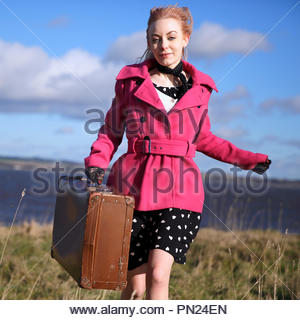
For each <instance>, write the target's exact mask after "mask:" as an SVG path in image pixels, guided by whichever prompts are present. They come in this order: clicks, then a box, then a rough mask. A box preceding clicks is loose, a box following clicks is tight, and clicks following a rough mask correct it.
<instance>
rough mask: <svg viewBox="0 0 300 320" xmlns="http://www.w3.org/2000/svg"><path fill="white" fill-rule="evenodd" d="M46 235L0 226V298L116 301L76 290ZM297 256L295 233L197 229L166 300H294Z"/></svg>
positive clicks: (112, 294) (299, 293) (298, 282)
mask: <svg viewBox="0 0 300 320" xmlns="http://www.w3.org/2000/svg"><path fill="white" fill-rule="evenodd" d="M51 231H52V226H51V225H38V224H35V223H31V224H24V225H22V226H14V227H13V229H12V232H11V234H10V236H9V228H8V227H4V226H1V227H0V252H1V253H3V256H2V257H3V260H2V263H1V260H0V297H1V298H2V299H119V297H120V292H117V291H110V290H92V291H89V290H85V289H81V288H79V287H78V286H77V284H76V283H75V282H74V281H73V280H72V278H71V277H70V276H69V275H68V274H67V273H66V272H65V271H64V270H63V269H62V267H61V266H60V265H59V264H58V263H57V262H56V261H55V260H53V259H52V258H51V256H50V246H51ZM8 236H9V237H8ZM7 240H8V241H7ZM6 241H7V245H6V246H5V244H6ZM299 252H300V236H299V235H288V234H281V233H279V232H275V231H253V230H252V231H239V232H235V234H232V233H230V232H223V231H217V230H214V229H206V228H202V229H201V230H200V232H199V233H198V236H197V238H196V239H195V241H194V242H193V243H192V246H191V249H190V251H189V253H188V256H187V264H186V265H179V264H174V266H173V269H172V274H171V281H170V299H174V300H178V299H296V297H298V298H299V297H300V263H299V262H300V260H299Z"/></svg>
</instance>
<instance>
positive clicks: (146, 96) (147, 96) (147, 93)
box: [134, 76, 166, 113]
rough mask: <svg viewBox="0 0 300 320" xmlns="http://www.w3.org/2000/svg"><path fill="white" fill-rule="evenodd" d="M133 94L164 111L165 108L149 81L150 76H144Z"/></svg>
mask: <svg viewBox="0 0 300 320" xmlns="http://www.w3.org/2000/svg"><path fill="white" fill-rule="evenodd" d="M134 96H135V97H136V98H138V99H140V100H142V101H144V102H146V103H148V104H150V105H152V106H153V107H155V108H157V109H159V110H160V111H162V112H164V113H166V109H165V107H164V105H163V103H162V102H161V100H160V98H159V96H158V94H157V92H156V89H155V87H154V85H153V83H152V81H151V78H150V76H149V77H146V79H145V80H144V81H143V83H142V84H141V85H140V86H139V88H138V89H137V90H136V91H135V93H134Z"/></svg>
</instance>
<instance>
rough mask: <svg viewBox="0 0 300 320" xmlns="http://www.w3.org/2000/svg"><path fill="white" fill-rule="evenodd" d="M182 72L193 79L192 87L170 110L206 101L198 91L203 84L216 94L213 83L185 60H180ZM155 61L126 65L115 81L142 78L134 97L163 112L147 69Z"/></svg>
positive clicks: (206, 98) (163, 109) (206, 97)
mask: <svg viewBox="0 0 300 320" xmlns="http://www.w3.org/2000/svg"><path fill="white" fill-rule="evenodd" d="M182 63H183V70H185V71H186V72H188V73H189V74H190V75H191V77H192V79H193V86H192V88H191V89H190V90H188V91H187V92H186V94H185V95H184V96H183V97H182V98H181V99H180V100H179V101H178V102H177V103H176V105H175V106H174V107H173V108H172V109H171V110H180V109H185V108H188V107H192V106H196V105H200V104H203V102H204V101H207V100H208V96H207V95H205V94H203V93H202V91H201V90H199V85H201V84H205V85H208V86H209V87H211V88H212V89H214V90H215V91H216V92H218V90H217V88H216V85H215V82H214V81H213V79H212V78H211V77H210V76H208V75H207V74H205V73H203V72H201V71H199V70H197V69H196V68H195V67H194V66H193V65H192V64H190V63H188V62H187V61H185V60H182ZM154 65H155V59H148V60H145V61H143V62H142V63H139V64H132V65H127V66H125V67H124V68H122V70H121V71H120V72H119V74H118V75H117V78H116V79H117V80H124V79H129V78H142V79H144V81H143V82H142V84H141V85H140V86H139V88H138V89H137V90H136V91H135V93H134V95H135V96H136V97H137V98H139V99H141V100H143V101H145V102H147V103H149V104H151V105H153V106H154V107H156V108H158V109H160V110H161V111H163V112H166V111H165V108H164V106H163V104H162V102H161V100H160V99H159V97H158V94H157V92H156V90H155V88H154V86H153V84H152V81H151V78H150V74H149V69H151V68H152V67H154Z"/></svg>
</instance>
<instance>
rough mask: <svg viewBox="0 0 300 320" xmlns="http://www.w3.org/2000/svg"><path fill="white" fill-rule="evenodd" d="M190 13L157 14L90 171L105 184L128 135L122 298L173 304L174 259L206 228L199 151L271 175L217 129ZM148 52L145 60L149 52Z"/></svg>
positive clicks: (117, 181)
mask: <svg viewBox="0 0 300 320" xmlns="http://www.w3.org/2000/svg"><path fill="white" fill-rule="evenodd" d="M192 24H193V23H192V17H191V14H190V11H189V9H188V8H186V7H183V8H180V7H176V6H168V7H164V8H153V9H152V10H151V11H150V18H149V20H148V28H147V32H146V34H147V44H148V48H147V50H146V52H145V54H146V59H145V60H144V61H143V62H142V63H138V64H134V65H129V66H125V67H124V68H123V69H122V70H121V71H120V73H119V74H118V76H117V78H116V79H117V81H116V86H115V91H116V95H115V98H114V100H113V103H112V106H111V108H110V110H109V111H108V113H107V115H106V118H105V124H104V125H103V126H102V127H101V128H100V131H99V134H98V138H97V140H96V141H95V142H94V143H93V145H92V148H91V153H90V155H89V157H87V158H86V159H85V166H86V168H87V169H86V172H87V175H88V177H89V178H90V179H91V180H93V181H95V182H96V181H98V183H101V182H102V179H103V174H104V171H105V169H106V168H107V167H108V165H109V162H110V160H111V159H112V156H113V154H114V153H115V152H116V150H117V148H118V146H119V144H120V143H121V142H122V138H123V134H124V132H125V130H126V136H127V139H128V151H127V153H125V154H123V155H122V156H121V157H120V158H119V159H118V160H117V161H116V162H115V163H114V165H113V166H112V169H111V172H110V174H109V177H108V180H107V185H108V186H111V187H113V188H115V190H117V191H118V192H121V193H123V194H131V195H133V196H134V197H135V211H134V217H133V224H132V231H131V232H132V234H131V244H130V253H129V265H128V285H127V287H126V288H125V289H124V290H123V292H122V295H121V298H122V299H130V298H133V299H142V298H143V296H144V293H145V292H146V298H147V299H168V286H169V278H170V273H171V268H172V264H173V262H174V261H175V262H177V263H180V264H184V263H185V262H186V259H185V257H186V254H187V251H188V249H189V247H190V243H191V242H192V241H193V240H194V238H195V237H196V235H197V232H198V230H199V226H200V221H201V212H202V207H203V201H204V193H203V185H202V180H201V174H200V171H199V169H198V167H197V166H196V164H195V162H194V161H193V157H194V156H195V152H196V151H199V152H202V153H204V154H206V155H208V156H210V157H213V158H215V159H217V160H220V161H223V162H227V163H231V164H234V165H237V166H239V167H240V168H242V169H245V170H250V169H253V170H254V171H256V172H258V173H263V172H264V171H265V170H266V169H267V168H268V166H269V164H270V163H271V161H270V160H269V159H268V156H267V155H264V154H259V153H252V152H250V151H245V150H242V149H239V148H237V147H236V146H234V145H233V144H232V143H230V142H229V141H226V140H224V139H221V138H219V137H216V136H215V135H213V134H212V133H211V131H210V122H209V117H208V112H207V110H208V101H209V97H210V94H211V92H212V90H213V89H214V90H215V91H217V88H216V86H215V83H214V81H213V80H212V78H210V77H209V76H208V75H206V74H204V73H202V72H200V71H198V70H197V69H196V68H195V67H194V66H193V65H191V64H189V63H188V62H187V61H185V60H184V59H183V56H184V50H185V48H186V47H187V45H188V42H189V39H190V35H191V32H192ZM145 54H144V55H145Z"/></svg>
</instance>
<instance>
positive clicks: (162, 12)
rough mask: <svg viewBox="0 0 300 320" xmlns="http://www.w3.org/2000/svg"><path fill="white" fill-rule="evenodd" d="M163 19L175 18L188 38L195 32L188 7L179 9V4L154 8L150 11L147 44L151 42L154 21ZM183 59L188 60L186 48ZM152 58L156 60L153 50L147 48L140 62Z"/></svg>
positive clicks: (183, 51)
mask: <svg viewBox="0 0 300 320" xmlns="http://www.w3.org/2000/svg"><path fill="white" fill-rule="evenodd" d="M163 18H165V19H166V18H174V19H177V20H179V21H180V22H181V27H182V31H183V33H184V34H188V36H190V35H191V33H192V30H193V18H192V15H191V12H190V10H189V8H188V7H178V6H177V4H176V5H169V6H167V7H158V8H156V7H153V8H152V9H151V10H150V17H149V19H148V27H147V30H146V39H147V43H148V40H149V28H150V26H151V24H152V23H153V22H154V21H157V20H159V19H163ZM182 57H183V58H184V59H185V60H186V59H187V53H186V51H185V50H184V48H182ZM150 58H154V56H153V54H152V52H151V50H150V49H149V47H147V49H146V50H145V52H144V53H143V55H142V56H141V57H140V58H139V61H140V62H141V61H143V60H147V59H150Z"/></svg>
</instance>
